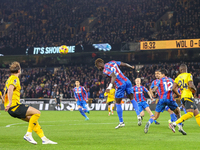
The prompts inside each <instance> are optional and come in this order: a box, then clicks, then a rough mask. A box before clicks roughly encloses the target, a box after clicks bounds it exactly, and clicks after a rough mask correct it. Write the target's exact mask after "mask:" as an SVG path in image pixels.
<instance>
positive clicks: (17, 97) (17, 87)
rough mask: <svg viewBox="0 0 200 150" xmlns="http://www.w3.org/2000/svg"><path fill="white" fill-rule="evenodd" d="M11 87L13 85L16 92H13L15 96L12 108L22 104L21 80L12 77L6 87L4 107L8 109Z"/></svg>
mask: <svg viewBox="0 0 200 150" xmlns="http://www.w3.org/2000/svg"><path fill="white" fill-rule="evenodd" d="M10 85H13V86H14V87H15V88H14V91H13V96H12V104H11V107H12V106H15V105H17V104H20V90H21V86H20V81H19V78H18V77H17V76H15V75H11V76H10V77H9V78H8V80H7V81H6V85H5V88H4V90H5V93H6V94H5V102H4V107H6V106H7V105H8V104H9V100H8V88H9V86H10Z"/></svg>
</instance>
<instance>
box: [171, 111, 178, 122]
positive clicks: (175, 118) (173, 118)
mask: <svg viewBox="0 0 200 150" xmlns="http://www.w3.org/2000/svg"><path fill="white" fill-rule="evenodd" d="M170 117H171V122H175V121H176V120H177V117H176V115H175V113H173V114H170Z"/></svg>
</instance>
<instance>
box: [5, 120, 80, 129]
mask: <svg viewBox="0 0 200 150" xmlns="http://www.w3.org/2000/svg"><path fill="white" fill-rule="evenodd" d="M66 121H80V120H60V121H40V122H66ZM26 123H27V122H20V123H13V124H8V125H6V127H7V128H9V127H11V126H15V125H18V124H26Z"/></svg>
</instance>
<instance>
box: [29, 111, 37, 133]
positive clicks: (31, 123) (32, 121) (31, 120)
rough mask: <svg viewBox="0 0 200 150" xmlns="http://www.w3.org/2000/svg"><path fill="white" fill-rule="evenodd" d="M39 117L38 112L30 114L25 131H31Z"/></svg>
mask: <svg viewBox="0 0 200 150" xmlns="http://www.w3.org/2000/svg"><path fill="white" fill-rule="evenodd" d="M39 118H40V114H34V115H32V116H31V119H30V120H29V124H28V130H27V132H32V131H33V128H34V126H35V125H36V123H37V121H38V119H39Z"/></svg>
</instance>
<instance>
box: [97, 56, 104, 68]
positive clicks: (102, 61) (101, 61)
mask: <svg viewBox="0 0 200 150" xmlns="http://www.w3.org/2000/svg"><path fill="white" fill-rule="evenodd" d="M98 63H104V60H103V59H101V58H97V59H96V60H95V66H96V67H97V64H98Z"/></svg>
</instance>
